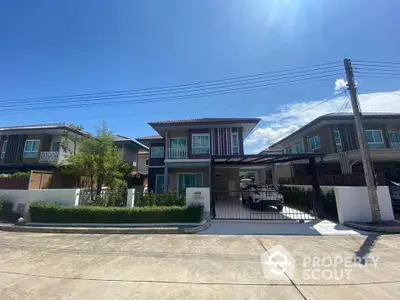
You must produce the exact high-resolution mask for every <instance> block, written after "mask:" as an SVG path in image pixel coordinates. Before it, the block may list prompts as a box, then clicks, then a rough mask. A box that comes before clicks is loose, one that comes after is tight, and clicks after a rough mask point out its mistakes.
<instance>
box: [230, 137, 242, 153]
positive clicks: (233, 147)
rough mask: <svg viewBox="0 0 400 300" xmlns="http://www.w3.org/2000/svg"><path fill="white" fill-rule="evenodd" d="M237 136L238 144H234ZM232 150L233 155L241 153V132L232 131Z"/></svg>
mask: <svg viewBox="0 0 400 300" xmlns="http://www.w3.org/2000/svg"><path fill="white" fill-rule="evenodd" d="M234 136H235V137H237V146H235V145H234V144H233V141H234V138H233V137H234ZM236 148H237V153H235V150H234V149H236ZM231 151H232V154H233V155H240V144H239V132H233V131H232V133H231Z"/></svg>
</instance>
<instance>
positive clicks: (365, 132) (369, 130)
mask: <svg viewBox="0 0 400 300" xmlns="http://www.w3.org/2000/svg"><path fill="white" fill-rule="evenodd" d="M374 131H376V132H379V133H380V135H381V138H382V142H375V138H374V135H373V134H372V138H373V139H374V142H368V139H367V132H374ZM364 135H365V141H366V142H367V145H368V148H369V145H383V147H378V148H371V149H384V148H386V146H385V139H384V138H383V133H382V129H365V130H364Z"/></svg>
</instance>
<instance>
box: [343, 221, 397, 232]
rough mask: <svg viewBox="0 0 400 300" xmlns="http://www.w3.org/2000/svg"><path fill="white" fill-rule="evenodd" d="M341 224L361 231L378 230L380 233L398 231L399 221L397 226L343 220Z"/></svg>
mask: <svg viewBox="0 0 400 300" xmlns="http://www.w3.org/2000/svg"><path fill="white" fill-rule="evenodd" d="M343 225H345V226H348V227H351V228H354V229H358V230H363V231H371V232H380V233H400V223H399V226H374V225H368V224H359V223H352V222H345V223H344V224H343Z"/></svg>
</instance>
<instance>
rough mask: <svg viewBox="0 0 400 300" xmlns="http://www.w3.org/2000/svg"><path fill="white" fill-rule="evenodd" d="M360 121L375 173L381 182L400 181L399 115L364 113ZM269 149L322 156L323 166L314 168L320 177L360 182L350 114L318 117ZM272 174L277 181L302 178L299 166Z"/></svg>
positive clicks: (286, 167) (360, 167)
mask: <svg viewBox="0 0 400 300" xmlns="http://www.w3.org/2000/svg"><path fill="white" fill-rule="evenodd" d="M362 119H363V125H364V130H365V137H366V140H367V143H368V146H369V149H370V153H371V158H372V161H373V164H374V169H375V171H376V172H377V173H379V174H380V175H382V176H380V178H381V179H382V178H383V180H384V178H388V179H390V180H400V173H399V172H398V170H400V114H388V113H364V114H363V117H362ZM270 148H274V149H276V148H280V149H281V151H283V153H309V152H312V153H324V154H326V155H325V156H324V158H323V162H321V163H319V166H318V168H319V172H320V174H321V175H334V174H361V176H360V178H361V179H363V176H362V173H363V167H362V161H361V154H360V150H359V144H358V139H357V134H356V130H355V125H354V117H353V115H352V114H349V113H331V114H327V115H323V116H321V117H318V118H317V119H315V120H313V121H312V122H310V123H308V124H306V125H305V126H303V127H302V128H300V129H299V130H297V131H296V132H294V133H292V134H290V135H289V136H287V137H285V138H283V139H281V140H280V141H278V142H276V143H274V144H273V145H271V146H270ZM261 153H264V151H263V152H261ZM276 172H277V176H278V177H281V178H282V177H285V178H295V177H297V178H301V177H304V176H305V175H306V171H305V169H304V165H302V164H301V162H293V163H289V164H285V165H281V166H279V167H277V168H276Z"/></svg>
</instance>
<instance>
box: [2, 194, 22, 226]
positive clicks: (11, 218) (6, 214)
mask: <svg viewBox="0 0 400 300" xmlns="http://www.w3.org/2000/svg"><path fill="white" fill-rule="evenodd" d="M12 209H13V204H12V203H11V202H8V201H7V200H5V199H0V221H8V222H15V221H17V220H18V218H19V215H18V214H16V213H14V212H13V210H12Z"/></svg>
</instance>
